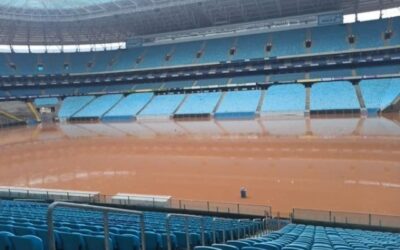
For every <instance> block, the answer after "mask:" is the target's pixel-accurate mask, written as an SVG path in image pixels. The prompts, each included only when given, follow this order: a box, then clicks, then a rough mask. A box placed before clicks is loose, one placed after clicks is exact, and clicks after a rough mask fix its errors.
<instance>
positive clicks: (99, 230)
mask: <svg viewBox="0 0 400 250" xmlns="http://www.w3.org/2000/svg"><path fill="white" fill-rule="evenodd" d="M47 210H48V205H47V204H44V203H32V202H21V201H6V200H1V201H0V211H1V214H0V249H1V250H4V249H13V250H48V249H49V246H48V233H47V232H48V226H47V216H46V214H47ZM166 217H167V214H165V213H158V212H144V237H145V238H144V241H145V242H144V243H145V244H146V248H145V249H146V250H167V249H168V247H167V228H166V219H167V218H166ZM52 218H53V225H54V228H55V231H54V233H55V234H54V236H55V246H56V250H82V249H86V250H101V249H104V226H103V216H102V213H101V212H97V211H88V210H81V209H77V208H64V207H58V208H56V209H55V210H54V213H53V216H52ZM186 220H187V222H188V223H187V230H188V236H189V238H190V240H189V244H190V247H191V249H193V248H194V247H196V246H199V245H201V244H202V225H203V226H204V244H205V245H211V244H212V243H222V241H223V239H224V238H226V240H237V239H238V238H241V237H245V235H246V234H248V233H249V232H250V231H254V230H255V229H256V228H257V227H256V226H258V225H257V224H256V223H255V222H252V221H250V220H244V221H239V220H229V219H227V220H213V218H212V217H208V216H201V217H200V216H198V217H195V218H194V217H182V216H172V217H171V218H170V220H169V221H170V223H169V224H170V233H171V234H170V238H171V250H179V249H186V243H187V241H186V239H187V238H186V235H187V234H186V228H185V227H186ZM108 229H109V233H110V234H109V235H110V239H109V243H110V249H113V250H126V249H130V250H133V249H136V250H138V249H140V247H141V241H142V235H141V230H142V228H141V224H140V217H139V216H136V215H130V214H127V213H120V212H109V214H108ZM214 232H215V234H214ZM239 234H240V235H239ZM214 238H215V240H214ZM7 247H8V248H7Z"/></svg>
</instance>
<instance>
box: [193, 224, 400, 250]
mask: <svg viewBox="0 0 400 250" xmlns="http://www.w3.org/2000/svg"><path fill="white" fill-rule="evenodd" d="M239 242H240V243H239ZM227 245H232V246H242V247H244V248H241V249H244V250H246V249H249V250H250V249H268V250H270V249H271V250H277V249H282V250H300V249H302V250H311V249H321V250H322V249H324V250H325V249H326V250H329V249H343V250H345V249H346V250H350V249H387V250H389V249H390V250H394V249H398V246H399V245H400V235H399V234H397V233H390V232H376V231H367V230H358V229H344V228H340V227H323V226H313V225H303V224H289V225H286V226H285V227H284V228H282V229H280V230H278V231H275V232H272V233H270V234H267V235H263V236H261V237H257V238H255V239H249V241H245V240H239V241H228V242H227ZM248 247H249V248H248ZM216 248H217V249H222V248H218V246H216ZM195 249H196V250H201V249H202V248H201V247H197V248H195Z"/></svg>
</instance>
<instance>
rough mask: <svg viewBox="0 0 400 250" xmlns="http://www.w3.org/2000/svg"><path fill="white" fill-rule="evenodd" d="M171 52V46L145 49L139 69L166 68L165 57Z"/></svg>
mask: <svg viewBox="0 0 400 250" xmlns="http://www.w3.org/2000/svg"><path fill="white" fill-rule="evenodd" d="M170 52H171V45H159V46H152V47H147V48H144V55H143V59H142V60H141V62H140V63H139V64H138V65H137V67H138V68H157V67H162V66H164V63H165V62H166V61H165V56H166V55H167V54H169V53H170Z"/></svg>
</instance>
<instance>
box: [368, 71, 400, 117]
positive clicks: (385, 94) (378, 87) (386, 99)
mask: <svg viewBox="0 0 400 250" xmlns="http://www.w3.org/2000/svg"><path fill="white" fill-rule="evenodd" d="M360 88H361V93H362V95H363V97H364V102H365V107H366V108H367V109H375V110H383V109H385V108H387V107H388V106H389V105H390V104H391V103H392V102H393V101H394V100H395V98H396V97H398V96H399V95H400V79H399V78H395V79H376V80H363V81H361V82H360Z"/></svg>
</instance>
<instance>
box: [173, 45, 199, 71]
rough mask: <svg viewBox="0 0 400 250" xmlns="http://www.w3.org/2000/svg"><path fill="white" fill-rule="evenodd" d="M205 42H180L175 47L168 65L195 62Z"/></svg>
mask: <svg viewBox="0 0 400 250" xmlns="http://www.w3.org/2000/svg"><path fill="white" fill-rule="evenodd" d="M202 44H203V42H202V41H200V42H188V43H178V44H176V45H175V46H174V48H173V53H172V55H171V58H170V60H168V61H167V62H166V65H170V66H177V65H190V64H193V63H195V61H196V54H197V52H199V51H200V50H201V46H202Z"/></svg>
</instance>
